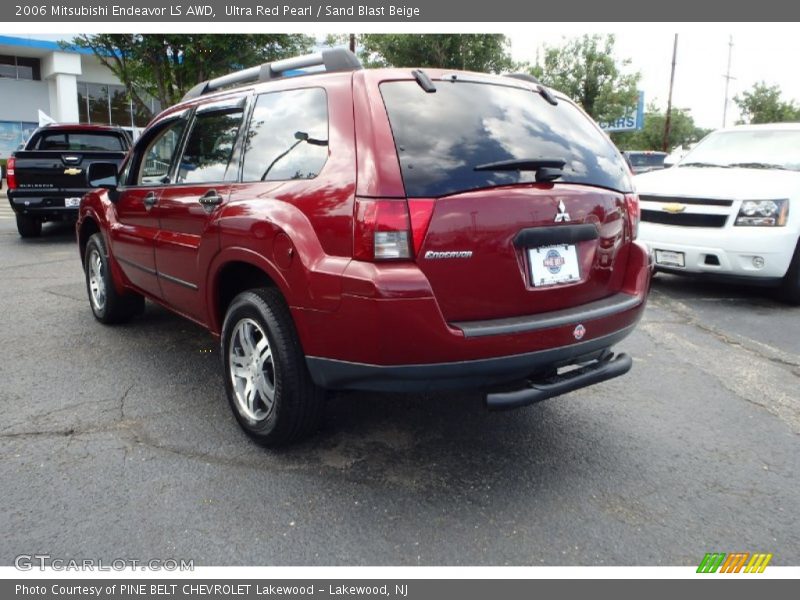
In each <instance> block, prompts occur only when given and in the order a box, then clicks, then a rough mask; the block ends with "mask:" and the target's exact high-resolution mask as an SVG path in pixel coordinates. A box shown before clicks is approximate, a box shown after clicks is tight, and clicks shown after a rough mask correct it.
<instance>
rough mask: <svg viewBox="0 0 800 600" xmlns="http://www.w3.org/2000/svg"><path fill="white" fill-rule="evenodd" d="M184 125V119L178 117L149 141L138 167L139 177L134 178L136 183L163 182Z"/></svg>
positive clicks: (152, 183)
mask: <svg viewBox="0 0 800 600" xmlns="http://www.w3.org/2000/svg"><path fill="white" fill-rule="evenodd" d="M185 127H186V121H184V120H183V119H179V120H177V121H175V122H173V123H172V124H171V125H168V126H167V128H166V129H164V130H163V131H162V132H161V133H159V134H158V135H157V136H156V137H155V139H153V140H152V141H150V143H149V144H148V145H147V149H146V150H145V151H144V155H143V158H142V164H141V167H140V168H139V177H137V179H136V183H137V184H138V185H157V184H160V183H163V182H164V178H165V177H167V176H168V175H169V172H170V165H171V164H172V161H173V159H174V157H175V153H176V151H177V149H178V144H179V143H180V140H181V135H182V134H183V130H184V128H185Z"/></svg>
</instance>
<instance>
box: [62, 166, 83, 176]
mask: <svg viewBox="0 0 800 600" xmlns="http://www.w3.org/2000/svg"><path fill="white" fill-rule="evenodd" d="M82 172H83V169H76V168H75V167H70V168H69V169H64V175H80V174H81V173H82Z"/></svg>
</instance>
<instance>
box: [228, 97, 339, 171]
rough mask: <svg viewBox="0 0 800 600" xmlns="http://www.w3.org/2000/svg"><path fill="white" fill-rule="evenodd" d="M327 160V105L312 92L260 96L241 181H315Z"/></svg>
mask: <svg viewBox="0 0 800 600" xmlns="http://www.w3.org/2000/svg"><path fill="white" fill-rule="evenodd" d="M327 159H328V101H327V97H326V95H325V90H323V89H320V88H312V89H307V90H292V91H289V92H273V93H271V94H262V95H260V96H259V97H258V100H257V101H256V105H255V109H254V110H253V118H252V120H251V122H250V129H249V131H248V132H247V141H246V146H245V153H244V172H243V177H242V178H243V180H244V181H275V180H284V179H310V178H312V177H316V176H317V174H318V173H319V172H320V170H321V169H322V167H323V165H324V164H325V161H326V160H327Z"/></svg>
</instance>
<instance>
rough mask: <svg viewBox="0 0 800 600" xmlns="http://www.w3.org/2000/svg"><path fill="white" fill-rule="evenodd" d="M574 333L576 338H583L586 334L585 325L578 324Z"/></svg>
mask: <svg viewBox="0 0 800 600" xmlns="http://www.w3.org/2000/svg"><path fill="white" fill-rule="evenodd" d="M572 335H573V337H574V338H575V339H576V340H580V339H583V336H584V335H586V327H584V326H583V325H578V326H577V327H576V328H575V329H573V330H572Z"/></svg>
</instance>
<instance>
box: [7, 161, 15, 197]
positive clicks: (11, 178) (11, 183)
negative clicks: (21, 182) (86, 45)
mask: <svg viewBox="0 0 800 600" xmlns="http://www.w3.org/2000/svg"><path fill="white" fill-rule="evenodd" d="M16 162H17V159H16V158H13V157H12V158H9V159H8V161H6V180H7V181H8V189H10V190H13V189H16V187H17V175H16V173H15V172H14V167H15V165H16Z"/></svg>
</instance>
